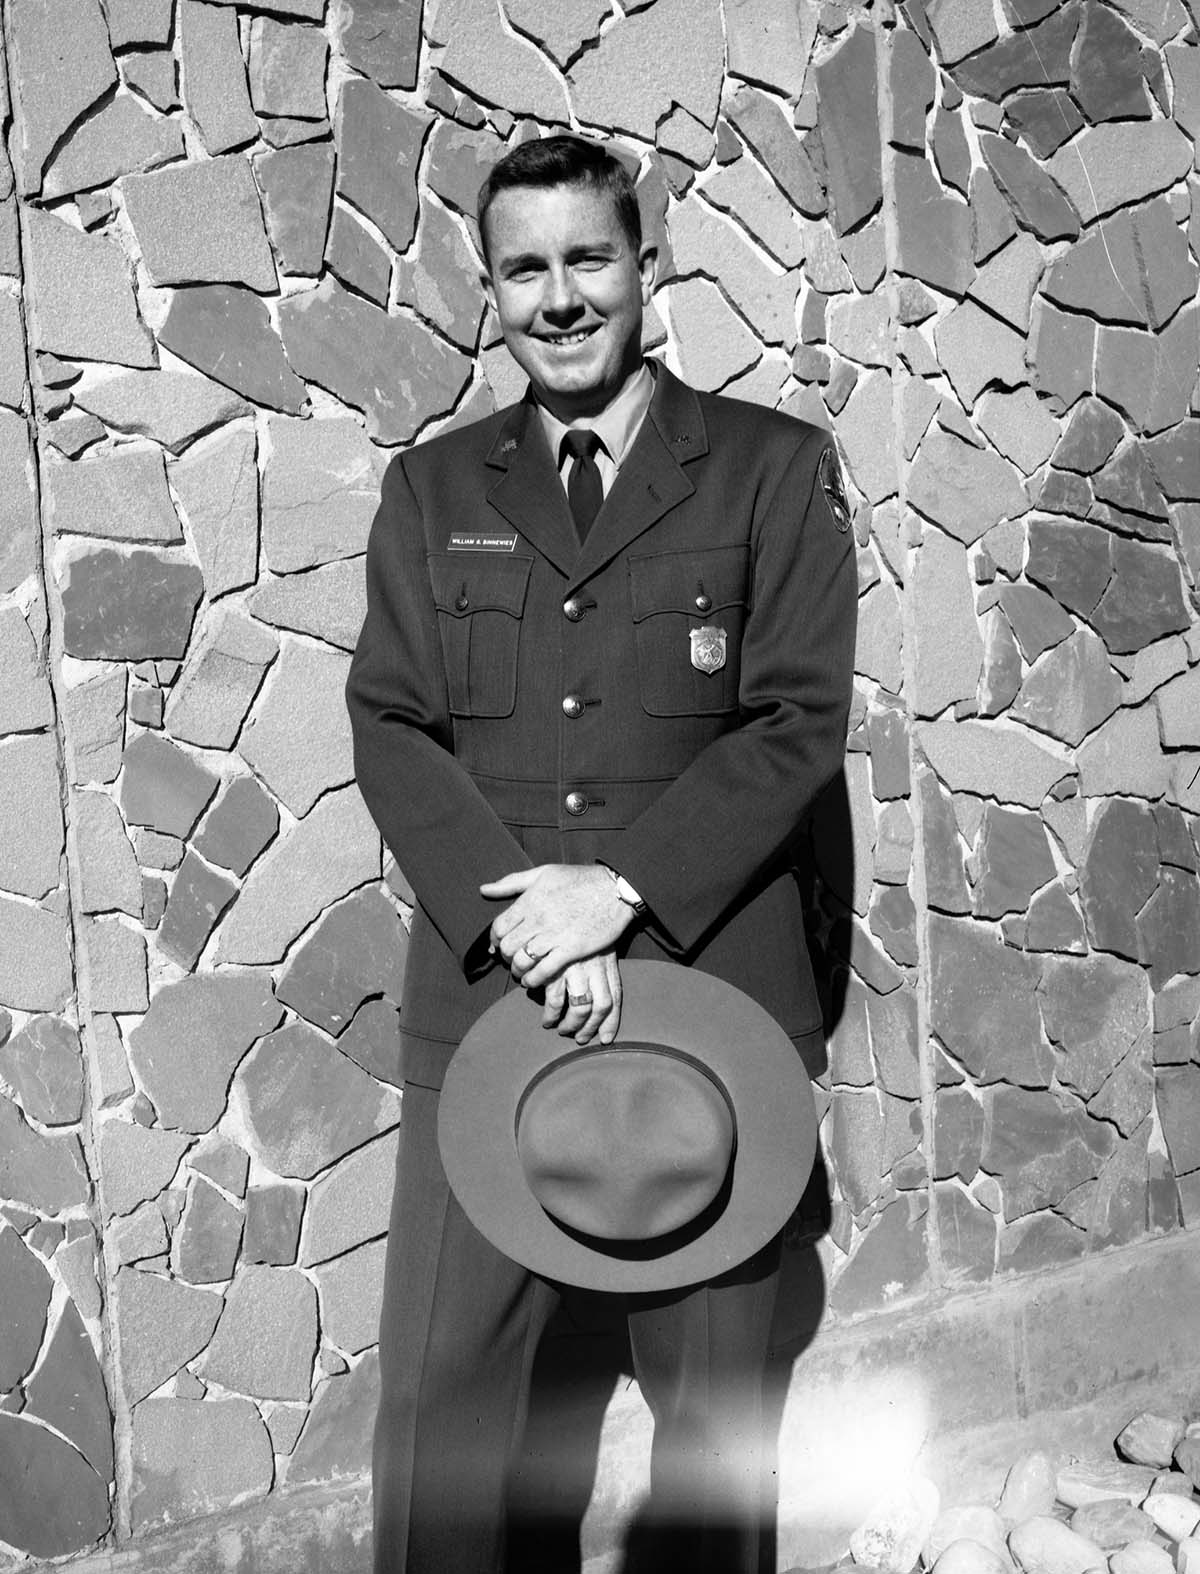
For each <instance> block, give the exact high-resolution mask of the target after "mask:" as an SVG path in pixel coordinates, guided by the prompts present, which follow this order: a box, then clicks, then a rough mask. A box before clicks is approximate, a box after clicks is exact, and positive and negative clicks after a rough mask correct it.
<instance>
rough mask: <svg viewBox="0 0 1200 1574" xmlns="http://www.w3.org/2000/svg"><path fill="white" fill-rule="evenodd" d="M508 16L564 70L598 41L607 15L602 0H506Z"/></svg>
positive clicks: (514, 24)
mask: <svg viewBox="0 0 1200 1574" xmlns="http://www.w3.org/2000/svg"><path fill="white" fill-rule="evenodd" d="M505 14H506V15H507V17H508V20H509V21H510V22H511V23H512V25H513V26H514V27H515V28H516V29H517V30H518V31H519V32H521V33H524V34H526V35H527V36H529V37H531V38H536V39H537V41H538V42H539V44H541V45H542V46H543V47H544V48H545V49H546V50H547V52H548V53H549V54H550V55H551V57H552V58H553V59H554V61H555V62H556V64H557V65H559V66H561V67H562V68H563V69H565V68H566V67H567V66H568V65H569V63H570V61H571V60H572V59H573V57H574V56H575V55H577V54H578V53H579V51H580V49H581V48H582V47H583V45H584V44H588V43H592V42H593V41H594V40H595V39H596V37H597V35H598V34H599V31H600V24H601V22H602V21H603V20H604V19H605V16H606V12H605V11H604V7H603V4H602V3H600V0H505Z"/></svg>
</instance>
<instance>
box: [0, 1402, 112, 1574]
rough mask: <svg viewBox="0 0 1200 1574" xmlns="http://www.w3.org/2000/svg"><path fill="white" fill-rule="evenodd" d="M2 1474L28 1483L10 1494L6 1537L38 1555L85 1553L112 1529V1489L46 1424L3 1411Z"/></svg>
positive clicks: (0, 1429)
mask: <svg viewBox="0 0 1200 1574" xmlns="http://www.w3.org/2000/svg"><path fill="white" fill-rule="evenodd" d="M0 1474H2V1475H3V1477H4V1479H5V1480H6V1481H21V1482H25V1483H29V1485H30V1490H27V1491H23V1492H10V1493H8V1494H7V1496H6V1502H5V1521H4V1536H5V1540H6V1541H7V1542H8V1543H9V1544H10V1545H13V1546H15V1547H19V1548H20V1549H21V1551H22V1552H24V1553H26V1554H30V1555H32V1556H33V1557H37V1558H60V1557H62V1556H64V1555H65V1554H67V1553H71V1552H82V1551H84V1550H85V1549H87V1548H89V1547H91V1546H92V1545H93V1544H94V1543H95V1542H96V1541H98V1540H99V1539H100V1538H101V1537H102V1536H104V1535H105V1533H106V1532H107V1531H108V1529H109V1526H110V1524H111V1513H110V1510H109V1503H108V1488H107V1486H106V1485H105V1483H104V1482H103V1481H102V1480H101V1479H100V1477H99V1476H98V1475H97V1474H96V1472H95V1471H94V1470H93V1469H92V1467H91V1466H90V1465H89V1464H88V1463H87V1462H86V1460H85V1459H84V1457H83V1455H82V1454H80V1453H79V1452H78V1451H77V1450H76V1449H74V1448H72V1447H71V1445H70V1444H69V1443H67V1442H64V1441H63V1439H62V1438H61V1437H58V1436H56V1434H55V1433H53V1432H51V1431H50V1430H49V1429H48V1428H47V1427H44V1426H39V1425H38V1424H37V1423H36V1422H35V1421H33V1420H30V1419H26V1418H25V1417H23V1416H20V1415H8V1414H0Z"/></svg>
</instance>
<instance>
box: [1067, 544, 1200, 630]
mask: <svg viewBox="0 0 1200 1574" xmlns="http://www.w3.org/2000/svg"><path fill="white" fill-rule="evenodd" d="M1111 552H1112V568H1113V577H1112V579H1111V581H1110V582H1109V585H1108V588H1107V589H1106V590H1105V592H1104V594H1103V595H1102V596H1101V598H1100V600H1099V602H1098V604H1097V605H1096V608H1095V610H1094V611H1093V612H1092V613H1091V614H1090V617H1089V620H1090V622H1091V623H1092V625H1093V627H1094V628H1095V629H1096V631H1097V632H1098V633H1099V634H1100V635H1101V637H1102V638H1103V640H1104V643H1105V644H1106V645H1107V646H1108V648H1109V650H1110V651H1114V652H1116V653H1118V654H1120V653H1124V652H1130V651H1135V650H1141V648H1142V647H1143V645H1150V644H1152V643H1153V642H1154V641H1155V640H1156V639H1161V638H1162V637H1163V635H1164V634H1174V633H1177V632H1179V631H1180V630H1181V629H1186V628H1187V627H1188V626H1189V623H1190V615H1189V612H1188V606H1187V601H1186V599H1185V597H1184V593H1183V583H1182V580H1181V578H1180V574H1179V561H1178V559H1177V558H1176V556H1175V554H1174V552H1173V551H1172V550H1171V548H1170V547H1166V546H1153V545H1151V544H1149V543H1147V542H1144V541H1133V540H1128V539H1125V538H1124V537H1115V538H1114V539H1113V541H1112V545H1111Z"/></svg>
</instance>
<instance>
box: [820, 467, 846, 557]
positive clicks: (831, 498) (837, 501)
mask: <svg viewBox="0 0 1200 1574" xmlns="http://www.w3.org/2000/svg"><path fill="white" fill-rule="evenodd" d="M817 479H818V480H819V481H820V483H821V490H822V492H824V494H825V501H826V502H827V503H828V504H829V512H830V513H831V514H832V515H833V522H834V524H835V525H836V526H837V527H838V529H839V530H840V531H841V533H842V534H843V535H845V533H846V531H847V530H849V528H850V503H849V501H848V499H847V497H846V484H845V482H844V481H843V480H842V467H841V465H840V464H838V457H837V455H836V454H835V453H834V451H833V449H832V448H827V449H826V450H825V452H824V453H823V454H822V455H821V457H820V459H819V460H818V462H817Z"/></svg>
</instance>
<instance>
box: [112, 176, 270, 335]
mask: <svg viewBox="0 0 1200 1574" xmlns="http://www.w3.org/2000/svg"><path fill="white" fill-rule="evenodd" d="M122 191H123V194H124V200H125V210H126V212H127V213H128V215H129V219H130V222H131V223H132V225H133V228H134V232H135V233H136V235H137V239H138V243H139V245H140V247H141V253H142V262H143V264H144V266H145V267H146V269H147V271H148V273H149V276H150V279H151V282H152V283H154V284H188V283H193V282H197V283H204V284H246V285H249V286H250V288H251V289H253V290H260V291H261V290H268V291H269V290H274V289H275V288H276V285H277V282H278V281H277V278H276V274H275V263H274V259H273V258H272V256H271V247H270V245H269V243H268V241H267V235H266V230H265V229H264V227H263V216H262V206H261V203H260V202H259V196H258V188H257V186H256V185H255V184H254V176H253V175H252V173H251V170H250V164H249V161H248V160H247V159H246V158H245V157H244V156H243V155H241V154H238V153H224V154H221V155H219V156H218V157H217V158H212V159H206V160H203V161H198V162H190V163H186V164H179V165H175V166H172V167H171V168H169V169H163V170H158V171H156V172H154V173H152V174H148V175H129V176H127V177H126V178H125V179H124V181H123V182H122ZM185 358H186V357H185Z"/></svg>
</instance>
